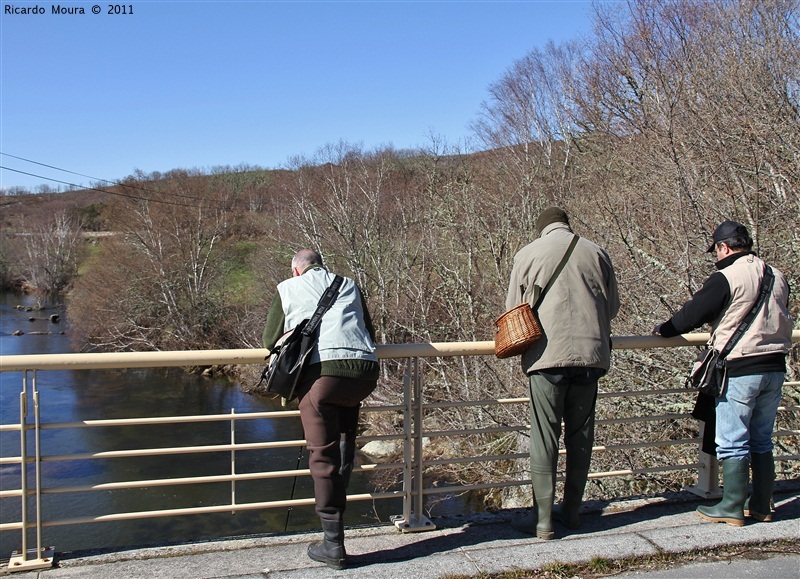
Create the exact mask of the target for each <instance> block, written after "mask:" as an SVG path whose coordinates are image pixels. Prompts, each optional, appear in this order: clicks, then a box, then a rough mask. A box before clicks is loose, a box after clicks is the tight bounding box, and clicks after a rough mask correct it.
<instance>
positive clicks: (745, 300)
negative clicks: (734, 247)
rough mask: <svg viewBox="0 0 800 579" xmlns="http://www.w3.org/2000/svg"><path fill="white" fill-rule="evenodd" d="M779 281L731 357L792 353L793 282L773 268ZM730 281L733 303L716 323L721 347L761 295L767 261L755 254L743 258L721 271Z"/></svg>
mask: <svg viewBox="0 0 800 579" xmlns="http://www.w3.org/2000/svg"><path fill="white" fill-rule="evenodd" d="M772 272H773V273H774V274H775V284H774V286H773V288H772V292H770V294H769V297H768V298H767V301H766V302H765V303H764V305H763V306H762V307H761V309H760V310H759V311H758V313H757V314H756V317H755V319H754V320H753V323H752V324H751V325H750V327H749V328H748V330H747V331H746V332H745V334H744V335H743V336H742V337H741V339H740V340H739V341H738V342H737V343H736V346H735V347H734V348H733V350H732V351H731V353H730V354H729V355H728V358H730V359H733V358H744V357H747V356H759V355H763V354H772V353H778V352H780V353H783V354H786V353H788V352H789V348H791V345H792V318H791V316H790V315H789V310H788V309H787V303H788V301H789V285H788V283H787V282H786V278H785V277H784V276H783V274H782V273H781V272H780V271H778V270H777V269H775V268H774V267H773V268H772ZM720 273H722V275H724V276H725V278H726V279H727V280H728V285H729V287H730V290H731V303H730V305H729V306H728V307H727V308H726V309H725V311H724V312H722V316H721V317H720V319H719V320H717V321H716V322H714V323H713V324H712V328H713V331H714V334H713V344H712V345H713V347H714V348H715V349H717V350H721V349H722V348H723V347H725V344H727V343H728V339H729V338H730V337H731V335H732V334H733V333H734V332H735V331H736V328H737V327H738V326H739V322H741V321H742V319H743V318H744V317H745V316H746V315H747V312H749V311H750V308H751V306H752V305H753V304H754V303H755V301H756V299H757V298H758V291H759V288H760V286H761V278H762V277H763V275H764V262H763V261H762V260H761V259H759V258H758V257H757V256H755V255H747V256H745V257H740V258H739V259H737V260H736V261H734V262H733V263H732V264H731V265H729V266H728V267H726V268H724V269H722V270H720Z"/></svg>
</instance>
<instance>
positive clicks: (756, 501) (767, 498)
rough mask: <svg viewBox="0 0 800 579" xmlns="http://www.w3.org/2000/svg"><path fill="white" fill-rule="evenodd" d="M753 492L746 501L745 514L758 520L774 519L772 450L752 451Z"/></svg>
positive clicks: (773, 463)
mask: <svg viewBox="0 0 800 579" xmlns="http://www.w3.org/2000/svg"><path fill="white" fill-rule="evenodd" d="M750 460H751V461H752V462H751V463H750V466H751V467H752V469H753V492H752V493H751V494H750V498H749V499H747V501H745V503H744V514H745V516H746V517H753V518H754V519H755V520H757V521H763V522H769V521H771V520H772V489H773V487H774V486H775V460H774V458H773V456H772V453H771V452H759V453H755V452H754V453H752V454H751V455H750Z"/></svg>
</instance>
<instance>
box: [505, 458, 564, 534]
mask: <svg viewBox="0 0 800 579" xmlns="http://www.w3.org/2000/svg"><path fill="white" fill-rule="evenodd" d="M531 481H532V483H533V500H534V503H535V504H534V511H533V512H532V513H529V514H527V515H524V516H522V517H518V518H516V519H513V520H512V521H511V526H512V527H514V528H515V529H516V530H518V531H521V532H523V533H529V534H531V535H536V536H537V537H538V538H540V539H544V540H545V541H549V540H550V539H552V538H554V537H555V533H554V532H553V518H552V513H553V486H554V484H553V483H554V476H553V475H552V474H535V473H534V474H532V475H531Z"/></svg>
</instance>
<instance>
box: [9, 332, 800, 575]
mask: <svg viewBox="0 0 800 579" xmlns="http://www.w3.org/2000/svg"><path fill="white" fill-rule="evenodd" d="M792 338H793V341H794V342H798V341H800V331H794V332H793V336H792ZM707 340H708V334H701V333H699V334H686V335H684V336H679V337H676V338H669V339H665V338H660V337H656V336H617V337H614V340H613V347H614V349H619V350H625V349H651V348H662V347H681V346H693V345H694V346H696V345H702V344H704V343H705V342H706V341H707ZM266 354H267V351H266V350H261V349H248V350H208V351H191V352H136V353H115V354H47V355H18V356H0V372H12V371H17V372H22V386H21V391H20V419H19V423H16V424H3V425H0V433H3V432H16V433H18V436H19V439H20V455H19V456H3V457H0V466H3V465H19V467H20V488H19V489H11V490H2V491H0V500H19V501H21V509H20V512H21V517H20V520H19V521H15V522H7V523H1V524H0V531H9V530H12V531H13V530H19V531H20V534H21V549H20V550H19V551H16V552H14V553H13V554H12V557H11V559H10V562H9V567H8V568H9V570H10V571H21V570H32V569H42V568H47V567H50V566H52V563H53V556H54V552H53V548H52V547H44V546H43V544H42V530H43V528H45V527H49V526H58V525H76V524H83V523H93V522H108V521H122V520H131V519H143V518H151V517H168V516H169V517H171V516H180V515H189V514H201V513H216V512H235V511H242V510H253V509H270V508H287V507H289V508H291V507H294V506H301V505H313V503H314V499H313V498H304V499H293V500H280V501H265V502H249V503H238V502H237V501H236V483H237V482H241V481H251V480H265V479H279V478H292V477H297V476H310V473H309V470H308V469H298V470H291V471H280V470H275V471H266V472H254V473H238V472H237V470H236V456H237V453H240V452H242V451H248V450H258V449H276V448H290V447H293V448H297V447H298V446H302V445H304V444H305V441H304V440H279V441H267V442H257V443H242V442H237V440H236V429H235V425H236V424H237V423H238V422H241V421H249V420H257V419H264V418H269V419H297V417H299V411H297V410H282V411H273V412H251V413H238V414H237V413H236V412H235V411H233V410H231V413H230V414H214V415H201V416H177V417H176V416H172V417H157V418H152V417H151V418H129V419H117V420H83V421H78V422H63V423H49V424H42V423H41V421H40V419H41V414H40V395H39V390H38V388H37V384H36V380H37V377H36V373H37V371H38V370H92V369H118V368H151V367H170V366H172V367H184V366H206V365H209V366H210V365H217V364H262V363H263V360H264V357H265V355H266ZM492 354H494V342H491V341H485V342H468V343H420V344H389V345H381V346H378V356H379V358H381V359H405V360H407V363H406V369H405V374H404V392H403V399H402V403H401V404H397V405H388V406H365V407H364V408H363V412H365V413H371V412H402V414H403V425H404V428H403V432H402V433H397V434H393V435H383V436H361V437H359V439H358V440H359V442H361V443H365V442H369V441H373V440H395V441H398V444H400V443H402V447H403V460H402V462H388V463H374V464H363V465H361V466H359V467H357V470H360V471H378V470H382V469H401V470H402V489H401V490H395V491H392V490H390V491H385V492H370V493H362V494H353V495H349V496H348V501H365V500H372V501H374V500H381V499H391V498H394V499H397V498H402V505H403V507H402V511H403V512H402V514H400V515H395V516H392V517H391V520H392V522H393V523H394V524H395V525H396V527H397V528H398V529H399V530H401V531H404V532H412V531H424V530H428V529H434V528H435V525H434V524H433V523H432V522H431V521H430V520H429V519H428V518H427V517H425V516H424V514H423V510H424V508H423V501H424V497H425V496H428V495H433V494H443V493H450V492H464V491H468V490H479V489H491V488H494V489H497V488H503V487H511V486H522V485H528V484H530V480H506V481H487V482H482V483H477V484H471V485H458V486H447V487H443V486H436V487H431V488H426V487H425V485H424V481H423V474H424V472H425V469H426V468H428V467H436V466H439V465H444V464H456V463H470V462H480V461H499V460H520V459H525V458H526V457H527V454H519V453H506V454H498V455H485V456H474V457H464V456H460V457H454V458H441V459H425V458H424V453H423V439H424V438H428V439H430V438H436V437H453V436H469V435H474V434H479V435H485V434H503V433H513V432H515V431H524V430H527V429H528V426H527V425H518V426H502V427H493V428H475V429H459V430H440V431H425V429H424V426H423V417H424V413H425V411H426V410H431V409H435V408H447V407H455V406H491V405H498V406H504V405H509V404H527V403H528V398H506V399H489V400H473V401H470V400H464V401H453V402H446V403H430V402H429V403H426V402H425V401H424V400H423V395H422V393H423V389H422V379H421V376H420V368H419V359H420V358H428V357H452V356H486V355H492ZM794 384H796V383H794ZM679 392H686V390H684V389H681V388H678V389H667V390H659V391H647V392H646V393H647V394H654V393H655V394H673V393H679ZM640 394H643V393H642V392H611V393H603V392H601V393H600V394H599V397H607V396H637V395H640ZM780 410H781V411H798V410H800V407H798V406H783V407H781V409H780ZM523 414H526V413H523ZM686 417H687V415H686V414H681V413H667V414H660V415H653V416H632V417H627V418H612V419H599V420H598V421H597V424H598V425H602V424H614V423H626V422H645V421H656V420H672V419H679V418H686ZM201 422H229V423H230V439H229V440H228V441H227V442H226V443H224V444H213V445H206V446H179V447H168V448H149V449H147V448H144V449H133V450H112V451H102V452H89V453H83V454H69V455H44V454H43V448H42V440H41V434H42V432H43V431H47V430H56V429H72V428H81V429H84V428H87V429H91V428H98V427H118V426H133V425H153V424H170V425H175V424H179V423H201ZM701 430H702V428H701ZM31 434H32V436H33V445H32V446H33V454H32V455H31V452H30V450H29V447H30V446H31V445H30V443H29V435H31ZM798 435H800V431H786V430H785V431H779V432H776V433H775V436H798ZM700 442H701V440H700V439H698V438H688V439H685V438H684V439H679V440H674V439H670V440H658V441H651V442H630V443H622V444H615V445H600V446H596V447H595V448H594V450H595V451H607V450H629V449H637V448H648V447H650V448H653V447H663V446H670V445H680V444H684V445H685V444H692V445H698V459H697V462H694V463H691V464H680V465H667V466H659V467H649V468H641V469H623V470H613V471H605V472H593V473H591V474H590V475H589V476H590V478H602V477H618V476H630V475H635V474H642V473H654V472H665V471H669V470H687V469H696V470H697V471H698V480H697V484H696V485H694V486H692V487H689V488H687V490H690V491H691V492H694V493H696V494H699V495H701V496H704V497H710V496H712V495H715V494H718V492H719V488H718V467H717V463H716V459H715V458H714V457H713V456H710V455H707V454H705V453H703V452H702V450H700V448H699V443H700ZM220 452H228V453H230V457H231V471H230V474H225V475H214V476H195V477H185V478H165V479H152V480H136V481H114V482H106V483H98V484H91V485H83V486H72V487H52V488H44V487H43V485H42V465H43V464H45V463H48V462H56V461H69V460H82V459H108V458H126V457H134V456H165V455H166V456H174V455H180V454H185V453H220ZM562 453H563V451H562ZM798 459H800V456H796V455H791V456H780V457H776V460H798ZM29 465H32V469H31V470H32V474H33V479H32V481H31V478H30V476H29V472H28V471H29ZM220 482H230V484H231V490H230V502H229V503H228V504H219V505H212V506H204V507H192V508H171V509H163V510H150V511H137V512H123V513H108V514H104V515H99V516H86V517H77V518H66V519H50V518H48V520H47V521H44V520H43V512H42V496H43V495H45V494H58V493H77V492H89V491H108V490H118V489H132V488H149V487H155V486H168V485H169V486H180V485H191V484H201V483H220ZM30 499H32V500H30ZM30 531H33V534H34V541H35V545H36V546H35V548H32V549H29V548H28V544H29V543H28V534H29V532H30Z"/></svg>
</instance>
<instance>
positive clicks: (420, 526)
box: [390, 358, 436, 533]
mask: <svg viewBox="0 0 800 579" xmlns="http://www.w3.org/2000/svg"><path fill="white" fill-rule="evenodd" d="M403 399H404V401H405V407H404V409H403V434H404V435H405V436H404V438H403V514H402V515H393V516H392V517H390V520H391V521H392V522H393V523H394V525H395V526H396V527H397V528H398V529H399V530H401V531H403V532H407V533H408V532H418V531H432V530H434V529H435V528H436V525H434V524H433V523H432V522H431V521H430V519H428V518H427V517H425V516H424V515H423V514H422V510H423V497H424V495H423V492H422V491H423V489H424V487H423V481H422V382H421V380H420V377H419V358H408V360H407V362H406V372H405V375H404V376H403Z"/></svg>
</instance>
